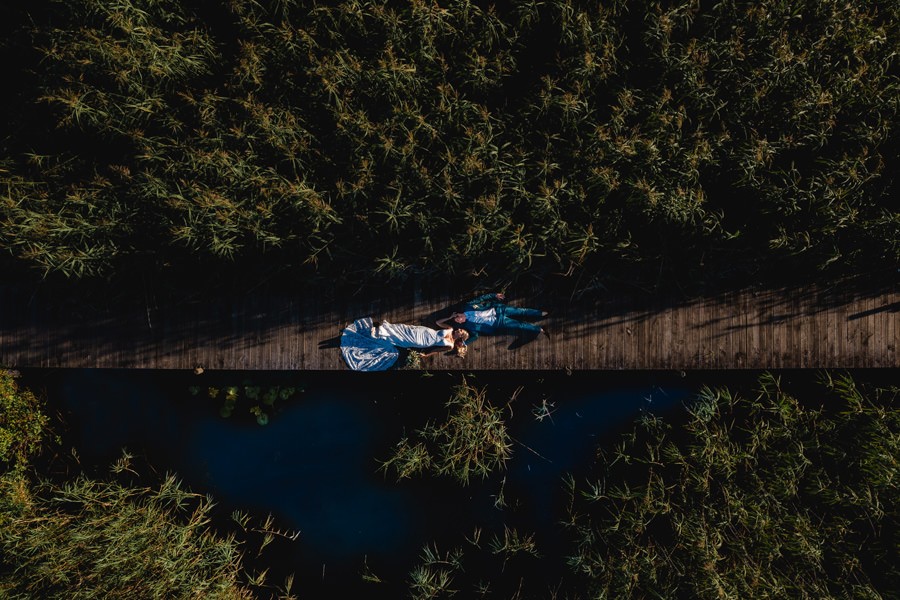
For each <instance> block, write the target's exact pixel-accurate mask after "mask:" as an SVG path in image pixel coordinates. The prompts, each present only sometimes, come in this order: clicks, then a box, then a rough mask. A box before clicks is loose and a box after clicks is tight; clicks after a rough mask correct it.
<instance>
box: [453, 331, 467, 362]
mask: <svg viewBox="0 0 900 600" xmlns="http://www.w3.org/2000/svg"><path fill="white" fill-rule="evenodd" d="M453 333H455V334H456V335H455V336H454V339H453V349H454V350H455V351H456V355H457V356H458V357H460V358H465V356H466V350H467V348H466V340H467V339H469V332H468V331H466V330H465V329H461V328H457V329H455V330H454V331H453Z"/></svg>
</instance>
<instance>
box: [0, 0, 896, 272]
mask: <svg viewBox="0 0 900 600" xmlns="http://www.w3.org/2000/svg"><path fill="white" fill-rule="evenodd" d="M898 11H900V9H898V6H897V4H896V3H894V2H882V1H875V2H866V3H847V2H842V1H839V0H804V1H801V2H792V3H785V2H780V1H778V0H764V1H763V2H739V1H735V0H722V1H718V2H708V3H701V2H698V1H696V0H679V1H676V2H649V3H646V4H642V5H640V6H638V5H635V4H632V3H626V2H624V1H623V0H613V1H610V2H604V3H600V4H598V3H589V2H580V1H578V0H548V1H547V2H540V3H537V2H530V3H529V2H515V3H511V4H509V5H503V6H502V7H496V8H495V7H485V6H482V5H480V4H474V3H471V2H469V1H466V0H451V1H449V2H446V3H442V4H437V3H434V2H431V1H430V0H416V1H415V2H411V3H408V4H404V5H403V6H399V5H394V3H390V2H385V1H383V0H344V1H341V2H334V3H327V4H325V5H322V4H315V3H306V2H296V1H288V2H285V1H278V2H275V1H272V2H268V1H265V0H264V1H260V2H257V1H249V0H235V1H234V2H230V3H227V4H226V5H225V6H223V7H219V8H216V9H215V12H212V10H211V9H204V8H203V7H202V6H199V5H195V4H192V3H183V2H178V1H176V0H164V1H150V0H122V1H121V2H115V3H108V2H102V1H100V0H76V1H74V2H68V3H64V4H63V3H60V4H59V5H53V6H52V8H50V9H47V10H46V11H41V10H38V9H34V10H32V11H29V9H27V8H22V9H19V13H17V14H19V16H20V21H21V23H22V24H21V27H20V28H19V29H16V30H15V33H16V35H13V36H11V37H10V40H9V41H8V42H7V43H6V46H5V48H6V50H7V52H8V53H9V54H10V55H15V56H21V57H25V58H24V59H23V60H22V61H18V62H17V63H16V69H17V71H16V76H17V77H18V78H19V79H21V80H22V81H23V83H25V84H27V85H25V86H23V87H22V89H20V90H19V91H18V92H17V93H16V94H13V95H10V97H9V98H6V99H4V103H5V106H6V108H7V109H8V112H9V114H12V115H15V119H14V121H15V122H12V121H13V120H11V122H10V123H9V124H8V125H7V131H6V134H5V135H4V136H2V139H3V142H2V143H3V150H4V151H3V156H4V158H3V159H2V163H0V179H2V183H3V185H2V186H0V189H2V190H3V192H2V194H0V222H2V223H3V227H2V228H0V244H2V245H3V247H5V248H6V249H7V251H8V252H10V253H11V255H12V256H13V257H14V258H15V260H16V261H18V262H20V263H22V264H27V265H31V266H33V267H34V268H36V269H40V270H42V271H44V272H46V273H59V274H64V275H66V276H69V277H76V278H78V277H85V276H91V275H97V274H116V273H123V272H127V271H128V270H129V269H134V268H143V267H147V266H153V267H165V266H166V265H172V264H179V263H182V262H188V263H190V264H192V265H193V264H198V263H199V264H202V265H219V264H229V263H230V262H231V261H238V260H250V261H251V262H255V264H263V265H268V264H271V263H275V264H277V265H279V266H282V267H285V268H291V269H294V270H295V271H296V272H298V273H306V274H308V275H310V276H313V275H316V274H318V275H327V276H332V277H338V278H345V279H347V280H354V281H355V280H372V279H381V280H383V279H389V280H402V279H405V278H409V277H414V276H415V277H426V278H427V277H430V276H435V275H441V276H446V275H447V274H448V273H449V274H452V275H453V276H454V277H459V278H465V277H481V278H503V277H506V278H512V279H514V278H517V277H520V276H523V275H537V276H545V275H548V274H550V273H564V274H568V275H571V276H573V278H577V279H578V281H579V283H578V286H580V287H581V288H583V289H588V288H591V287H592V286H596V285H602V284H603V283H604V281H607V280H608V279H609V278H611V277H616V276H620V277H621V276H627V277H629V278H631V279H641V278H645V279H646V278H650V279H654V280H655V279H660V278H669V279H678V280H681V281H685V282H689V281H700V280H703V279H716V278H727V277H748V276H749V277H756V278H762V277H764V273H765V272H766V270H767V269H770V268H773V266H774V265H781V264H784V261H789V262H790V264H793V265H796V266H798V267H801V266H802V267H808V268H811V269H814V270H815V269H823V270H826V271H827V272H837V271H843V272H847V271H853V270H864V271H867V272H871V271H877V270H878V269H881V268H884V267H885V266H889V265H892V264H896V262H897V260H898V259H900V213H898V211H897V207H896V203H895V202H893V198H895V197H896V193H897V190H896V183H895V180H894V173H895V172H896V170H897V169H896V167H897V164H896V162H897V161H896V158H897V157H896V153H895V152H894V151H891V150H890V148H893V147H896V146H898V145H900V144H898V141H900V140H898V134H897V125H896V124H897V123H898V122H900V119H898V116H900V115H898V108H900V103H898V101H897V98H898V97H900V93H898V92H900V87H898V82H900V80H898V75H897V62H896V61H897V58H896V57H897V56H898V49H900V36H898V23H900V14H898ZM241 264H243V263H241ZM651 274H652V276H651Z"/></svg>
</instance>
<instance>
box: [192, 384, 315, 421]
mask: <svg viewBox="0 0 900 600" xmlns="http://www.w3.org/2000/svg"><path fill="white" fill-rule="evenodd" d="M200 391H201V388H200V386H196V385H193V386H190V387H188V392H190V394H191V395H192V396H197V395H199V394H200ZM298 391H300V392H302V391H303V388H296V387H293V386H279V385H273V386H267V387H263V386H258V385H253V383H252V382H251V381H250V380H245V381H244V385H243V386H241V387H238V386H234V385H232V386H226V387H224V388H217V387H214V386H208V387H207V388H206V395H207V396H208V397H210V398H212V399H214V400H215V399H217V398H218V397H219V396H220V395H222V396H223V402H222V407H221V408H220V409H219V414H220V415H221V416H222V417H223V418H226V419H227V418H228V417H230V416H231V415H232V413H233V412H234V409H235V407H236V406H237V403H238V401H239V400H240V398H241V397H243V398H244V399H245V400H246V401H249V403H250V407H249V409H248V410H249V411H250V413H251V414H252V415H253V416H254V417H256V422H257V423H259V424H260V425H268V423H269V412H271V411H272V410H274V407H275V401H276V400H288V399H290V398H291V397H293V396H294V394H296V393H297V392H298ZM223 392H224V393H223Z"/></svg>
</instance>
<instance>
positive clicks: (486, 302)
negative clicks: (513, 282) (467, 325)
mask: <svg viewBox="0 0 900 600" xmlns="http://www.w3.org/2000/svg"><path fill="white" fill-rule="evenodd" d="M505 297H506V296H504V295H503V294H500V293H497V294H494V293H491V294H482V295H481V296H478V297H477V298H473V299H472V300H471V301H470V302H468V303H467V304H466V306H468V307H472V308H473V309H474V310H483V309H486V308H492V307H494V306H496V305H497V304H499V303H501V302H502V301H503V299H504V298H505Z"/></svg>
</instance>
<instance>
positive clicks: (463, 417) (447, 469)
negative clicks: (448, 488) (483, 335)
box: [381, 378, 512, 484]
mask: <svg viewBox="0 0 900 600" xmlns="http://www.w3.org/2000/svg"><path fill="white" fill-rule="evenodd" d="M446 407H447V409H448V411H449V412H448V414H447V419H446V420H445V421H442V422H439V423H428V424H427V425H426V426H425V427H424V428H422V429H420V430H418V431H417V432H416V435H417V436H418V438H419V439H418V440H417V441H410V440H409V439H408V438H406V437H404V438H403V439H402V440H400V441H399V442H398V443H397V445H396V446H395V449H394V454H393V455H392V456H391V458H389V459H388V460H387V461H385V462H383V463H382V465H381V468H382V469H383V470H393V471H395V473H396V476H397V479H398V480H400V479H404V478H407V477H412V476H413V475H418V474H420V473H424V472H426V471H432V472H434V473H435V474H438V475H451V476H452V477H454V478H456V479H457V480H458V481H460V482H461V483H463V484H468V483H469V479H470V478H471V476H472V475H478V476H481V477H482V478H484V477H487V476H488V475H490V474H491V473H492V472H494V471H495V470H496V469H499V468H502V467H503V466H504V465H505V464H506V461H507V460H509V458H510V457H511V456H512V440H511V438H510V436H509V433H508V432H507V429H506V422H505V421H504V413H505V411H506V410H507V409H506V408H503V407H496V406H493V405H491V404H490V403H489V402H488V401H487V395H486V391H485V389H484V388H481V389H479V388H477V387H475V386H474V385H472V384H470V383H469V382H468V381H467V380H466V379H465V378H463V381H462V383H461V384H460V385H459V386H457V387H456V388H455V389H454V390H453V395H452V396H451V397H450V399H449V400H448V401H447V404H446Z"/></svg>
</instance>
